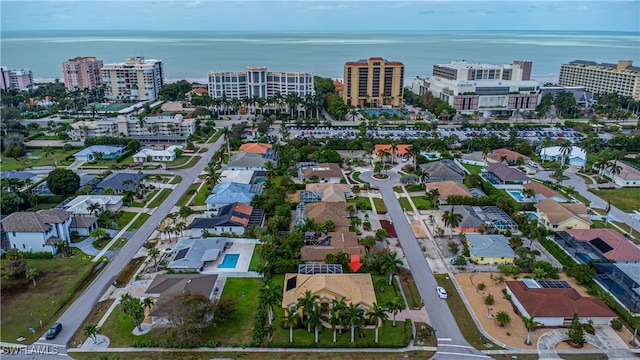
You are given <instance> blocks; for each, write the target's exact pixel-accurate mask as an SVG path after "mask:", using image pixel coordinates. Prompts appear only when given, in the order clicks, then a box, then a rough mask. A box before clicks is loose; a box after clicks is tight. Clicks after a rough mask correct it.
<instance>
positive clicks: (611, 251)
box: [565, 229, 640, 261]
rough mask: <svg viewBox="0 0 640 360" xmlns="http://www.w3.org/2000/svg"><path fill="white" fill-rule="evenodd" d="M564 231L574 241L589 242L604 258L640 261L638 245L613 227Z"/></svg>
mask: <svg viewBox="0 0 640 360" xmlns="http://www.w3.org/2000/svg"><path fill="white" fill-rule="evenodd" d="M565 232H566V233H567V234H568V235H569V236H571V238H573V240H575V241H578V242H581V243H588V244H590V245H591V246H590V247H591V248H592V249H594V250H595V251H596V252H598V253H600V254H602V256H603V257H604V258H606V259H609V260H614V261H640V247H638V246H637V245H635V244H634V243H632V242H631V240H629V239H627V238H626V237H624V236H623V235H622V234H620V233H619V232H617V231H615V230H613V229H568V230H565Z"/></svg>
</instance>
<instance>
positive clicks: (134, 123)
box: [69, 114, 196, 142]
mask: <svg viewBox="0 0 640 360" xmlns="http://www.w3.org/2000/svg"><path fill="white" fill-rule="evenodd" d="M195 131H196V122H195V120H194V119H185V118H183V117H182V115H180V114H178V115H173V116H164V115H163V116H153V117H145V118H144V121H142V122H141V121H140V119H138V118H137V117H135V116H125V115H119V116H118V117H117V118H104V119H100V120H96V121H78V122H75V123H73V124H71V130H70V131H69V136H70V137H71V138H72V139H74V140H84V139H87V138H92V137H96V136H122V137H130V138H134V139H138V140H141V141H165V142H166V141H185V140H186V139H187V137H189V135H191V134H193V133H194V132H195Z"/></svg>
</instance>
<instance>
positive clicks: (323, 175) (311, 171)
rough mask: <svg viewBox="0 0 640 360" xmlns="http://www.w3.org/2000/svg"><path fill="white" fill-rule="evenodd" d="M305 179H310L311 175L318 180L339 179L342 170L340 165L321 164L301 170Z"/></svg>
mask: <svg viewBox="0 0 640 360" xmlns="http://www.w3.org/2000/svg"><path fill="white" fill-rule="evenodd" d="M302 172H303V174H304V178H305V179H307V180H308V179H310V178H311V177H312V176H313V175H316V176H317V177H318V178H320V179H327V178H338V177H339V178H341V177H342V170H340V165H338V164H334V163H322V164H318V165H317V166H311V167H308V168H306V169H304V170H302Z"/></svg>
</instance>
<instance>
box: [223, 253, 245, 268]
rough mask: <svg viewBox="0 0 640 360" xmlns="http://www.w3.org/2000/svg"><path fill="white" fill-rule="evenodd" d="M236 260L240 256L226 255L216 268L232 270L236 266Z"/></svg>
mask: <svg viewBox="0 0 640 360" xmlns="http://www.w3.org/2000/svg"><path fill="white" fill-rule="evenodd" d="M238 258H240V254H227V255H225V256H224V259H223V260H222V262H221V263H220V265H218V267H219V268H221V269H233V268H235V267H236V264H238Z"/></svg>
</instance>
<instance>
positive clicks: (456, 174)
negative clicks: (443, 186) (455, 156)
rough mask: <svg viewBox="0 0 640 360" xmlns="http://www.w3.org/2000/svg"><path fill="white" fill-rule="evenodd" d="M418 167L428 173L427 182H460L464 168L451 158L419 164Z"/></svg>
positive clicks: (462, 178)
mask: <svg viewBox="0 0 640 360" xmlns="http://www.w3.org/2000/svg"><path fill="white" fill-rule="evenodd" d="M420 168H421V169H422V172H426V173H428V174H429V180H428V181H429V182H441V181H452V182H456V183H460V184H462V182H463V181H464V170H462V169H461V168H460V167H459V166H458V165H456V163H455V162H453V161H451V160H440V161H434V162H430V163H427V164H421V165H420Z"/></svg>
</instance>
